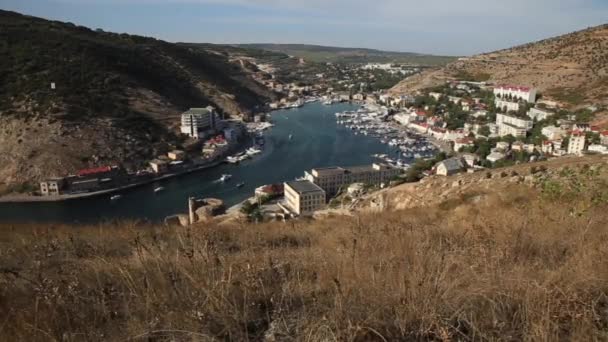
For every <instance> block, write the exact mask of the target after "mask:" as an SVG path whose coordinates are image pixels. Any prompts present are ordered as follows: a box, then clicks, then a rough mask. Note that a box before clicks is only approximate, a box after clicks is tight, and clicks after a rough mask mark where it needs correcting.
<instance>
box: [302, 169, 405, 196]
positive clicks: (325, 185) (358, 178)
mask: <svg viewBox="0 0 608 342" xmlns="http://www.w3.org/2000/svg"><path fill="white" fill-rule="evenodd" d="M400 174H401V169H399V168H395V167H392V166H390V165H387V164H372V165H365V166H354V167H345V168H343V167H326V168H316V169H312V170H311V171H310V172H305V174H304V177H305V179H307V180H309V181H311V182H312V183H315V184H316V185H318V186H320V187H321V188H322V189H323V190H324V191H325V192H326V194H327V195H328V196H334V195H336V194H337V193H338V192H339V191H340V189H342V188H344V187H345V186H347V185H349V184H353V183H364V184H374V185H380V184H382V183H388V182H389V181H390V180H392V179H393V178H395V177H397V176H398V175H400Z"/></svg>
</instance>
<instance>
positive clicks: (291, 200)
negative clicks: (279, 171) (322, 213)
mask: <svg viewBox="0 0 608 342" xmlns="http://www.w3.org/2000/svg"><path fill="white" fill-rule="evenodd" d="M284 189H285V190H284V191H285V204H286V206H287V208H288V209H289V210H290V211H292V212H293V213H294V214H296V215H299V216H310V215H312V214H314V212H315V211H317V210H320V209H323V207H324V206H325V199H326V196H325V191H323V189H321V188H320V187H319V186H318V185H316V184H314V183H312V182H310V181H307V180H304V181H293V182H286V183H285V184H284Z"/></svg>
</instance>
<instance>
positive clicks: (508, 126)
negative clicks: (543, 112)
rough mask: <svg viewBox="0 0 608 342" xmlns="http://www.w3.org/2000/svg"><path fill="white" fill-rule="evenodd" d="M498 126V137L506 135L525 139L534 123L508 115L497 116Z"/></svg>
mask: <svg viewBox="0 0 608 342" xmlns="http://www.w3.org/2000/svg"><path fill="white" fill-rule="evenodd" d="M496 125H497V126H498V135H500V136H501V137H504V136H506V135H512V136H514V137H525V136H526V133H527V132H528V131H529V130H531V129H532V126H533V125H534V123H533V122H532V121H530V120H526V119H521V118H518V117H514V116H510V115H506V114H496Z"/></svg>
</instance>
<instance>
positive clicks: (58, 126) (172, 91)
mask: <svg viewBox="0 0 608 342" xmlns="http://www.w3.org/2000/svg"><path fill="white" fill-rule="evenodd" d="M0 75H1V76H2V82H1V83H0V121H1V122H2V130H0V142H2V144H0V182H3V183H5V184H10V183H17V182H24V181H31V180H37V179H39V178H40V177H45V176H52V175H58V174H65V173H66V172H71V171H74V170H75V169H77V168H81V167H86V166H92V165H99V164H104V163H126V164H140V163H142V162H143V161H145V160H146V159H149V158H151V157H152V156H154V154H155V153H158V152H159V151H163V150H165V149H167V148H169V147H170V146H171V145H177V144H179V143H180V140H179V139H178V138H177V137H176V135H175V134H174V133H175V129H174V126H175V125H176V124H177V122H178V118H179V116H178V115H179V113H180V112H181V111H183V110H186V109H188V108H189V107H194V106H196V107H200V106H207V105H213V106H215V107H216V108H218V110H220V111H222V112H224V113H226V114H229V115H239V114H241V113H245V112H250V111H252V110H254V109H255V108H256V107H258V106H262V105H263V104H264V102H266V101H268V100H270V99H273V98H274V96H275V94H274V93H272V92H271V91H269V90H267V89H266V88H264V87H263V86H261V85H260V84H258V83H256V82H255V81H254V80H253V79H252V78H251V77H250V73H249V71H247V70H245V69H243V68H242V67H241V66H240V65H238V64H236V63H232V62H230V60H229V56H227V55H225V54H223V53H213V52H212V51H201V50H195V49H192V48H189V47H187V46H183V45H178V44H170V43H166V42H163V41H159V40H156V39H151V38H145V37H139V36H132V35H127V34H115V33H108V32H103V31H100V30H97V31H92V30H90V29H88V28H85V27H81V26H76V25H74V24H71V23H61V22H56V21H47V20H43V19H39V18H33V17H28V16H23V15H20V14H17V13H13V12H6V11H0ZM52 85H53V87H52Z"/></svg>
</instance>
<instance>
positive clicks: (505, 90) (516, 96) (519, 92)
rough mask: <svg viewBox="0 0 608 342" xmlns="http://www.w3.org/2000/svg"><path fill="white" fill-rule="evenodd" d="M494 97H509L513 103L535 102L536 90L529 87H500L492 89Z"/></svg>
mask: <svg viewBox="0 0 608 342" xmlns="http://www.w3.org/2000/svg"><path fill="white" fill-rule="evenodd" d="M494 95H495V96H497V97H501V98H502V99H506V98H508V97H511V98H512V99H513V100H514V101H518V100H523V101H526V102H530V103H534V102H536V89H534V88H530V87H521V86H511V85H501V86H497V87H495V88H494Z"/></svg>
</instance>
